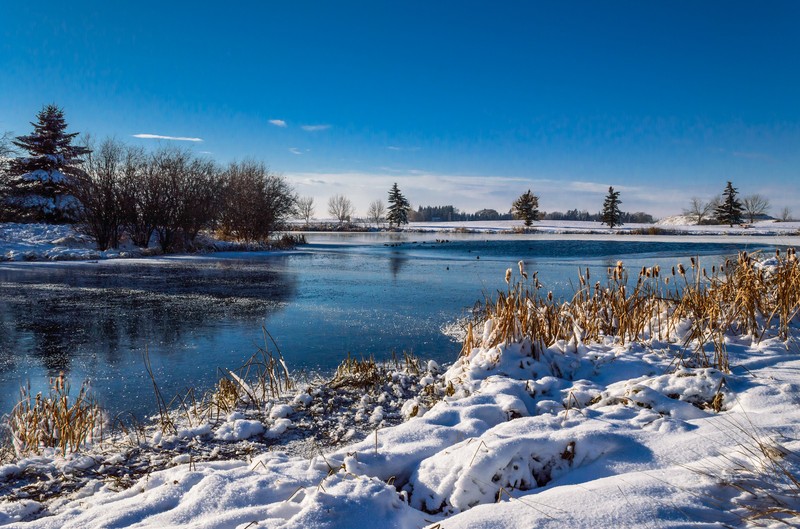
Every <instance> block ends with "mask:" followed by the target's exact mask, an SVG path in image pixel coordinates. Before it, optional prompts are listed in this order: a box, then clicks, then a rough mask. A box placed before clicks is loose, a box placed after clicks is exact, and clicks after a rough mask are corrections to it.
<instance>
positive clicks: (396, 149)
mask: <svg viewBox="0 0 800 529" xmlns="http://www.w3.org/2000/svg"><path fill="white" fill-rule="evenodd" d="M386 148H387V149H389V150H390V151H396V152H400V151H407V152H415V151H418V150H419V147H398V146H397V145H389V146H387V147H386Z"/></svg>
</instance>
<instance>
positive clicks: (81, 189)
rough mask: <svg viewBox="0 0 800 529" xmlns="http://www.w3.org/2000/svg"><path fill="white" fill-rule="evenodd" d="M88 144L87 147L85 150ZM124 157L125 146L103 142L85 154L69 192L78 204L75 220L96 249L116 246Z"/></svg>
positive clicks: (115, 141)
mask: <svg viewBox="0 0 800 529" xmlns="http://www.w3.org/2000/svg"><path fill="white" fill-rule="evenodd" d="M88 146H89V145H88V143H87V147H88ZM124 158H125V146H124V145H123V144H122V143H120V142H119V141H117V140H113V139H108V140H105V141H104V142H103V143H102V144H100V147H99V148H97V149H94V148H93V147H92V150H91V152H90V153H88V154H87V157H86V159H85V162H84V165H83V171H80V172H78V173H76V174H75V175H74V176H73V177H72V179H71V180H70V184H69V192H70V193H71V194H72V196H74V197H75V199H77V201H78V206H77V215H78V221H79V223H80V225H81V227H82V228H83V230H85V231H86V232H87V233H89V234H90V235H92V236H93V237H94V239H95V241H96V242H97V248H98V249H100V250H107V249H109V248H117V247H118V246H119V231H120V227H121V225H122V213H123V211H122V207H121V201H120V198H121V195H120V187H121V186H120V183H121V179H122V174H123V172H122V167H123V163H124Z"/></svg>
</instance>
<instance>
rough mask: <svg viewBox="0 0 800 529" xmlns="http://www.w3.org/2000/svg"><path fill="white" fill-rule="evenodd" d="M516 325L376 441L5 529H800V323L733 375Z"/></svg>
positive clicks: (661, 345)
mask: <svg viewBox="0 0 800 529" xmlns="http://www.w3.org/2000/svg"><path fill="white" fill-rule="evenodd" d="M498 325H499V322H497V321H492V320H489V321H487V322H486V324H485V326H484V327H483V329H482V331H483V333H482V335H481V336H476V337H475V342H476V343H475V344H474V345H475V346H474V347H467V348H466V350H465V354H464V355H463V356H461V357H460V358H459V359H458V360H457V361H456V362H455V363H454V364H453V365H452V366H451V367H450V368H449V369H448V370H447V371H446V372H445V373H444V374H443V375H442V376H435V373H425V374H423V378H425V377H429V378H428V379H426V380H425V381H424V382H420V383H419V384H418V385H419V386H420V389H421V391H420V392H419V393H418V395H417V396H413V395H412V396H410V398H409V399H407V400H406V401H405V403H404V404H403V405H402V406H401V410H402V412H403V413H404V415H405V416H406V417H408V420H406V421H405V422H402V423H400V424H398V425H395V426H391V427H385V428H378V429H376V430H374V431H373V432H370V433H368V434H367V435H366V437H365V438H364V439H362V440H361V441H359V442H354V443H351V444H345V445H344V446H341V447H339V448H332V449H328V450H324V451H320V452H319V453H316V454H314V453H312V454H310V455H308V456H306V457H302V456H298V455H292V454H290V453H287V452H286V451H268V452H252V453H249V454H247V453H242V454H240V457H238V458H237V459H233V460H222V461H194V460H193V456H192V447H191V446H188V445H187V450H186V451H185V453H179V454H177V455H175V457H174V458H173V459H172V461H171V462H170V465H172V466H170V467H169V468H166V469H164V470H158V471H155V472H152V473H150V474H148V475H146V476H143V477H141V478H139V479H138V480H136V481H135V482H133V483H131V484H130V486H126V487H125V488H122V489H121V490H120V487H119V486H118V485H116V484H114V483H110V482H108V481H103V480H96V481H94V482H92V483H90V484H88V485H87V486H86V487H83V488H82V489H81V490H80V491H78V492H76V493H74V494H67V495H65V496H63V497H60V498H58V499H57V500H54V501H51V502H48V503H46V504H43V503H40V502H37V501H35V500H34V499H28V500H24V501H15V502H7V501H6V502H3V503H2V504H0V513H2V514H0V516H2V518H0V523H3V524H5V525H7V526H9V527H41V528H49V527H53V528H56V527H65V528H72V527H74V528H77V527H219V528H223V527H225V528H234V527H235V528H245V527H331V528H339V527H342V528H344V527H354V526H360V525H365V524H370V525H372V526H375V527H408V528H411V527H424V526H430V527H436V526H437V524H438V525H439V527H442V526H444V527H447V528H448V529H449V528H453V527H475V526H480V527H498V528H499V527H520V528H522V527H532V526H536V527H586V526H590V525H591V526H608V527H611V526H614V527H633V526H641V525H646V526H654V527H685V526H688V525H691V526H696V527H720V526H743V525H754V524H755V525H763V526H772V525H774V526H785V525H786V524H788V525H796V524H797V523H799V522H800V519H799V518H798V517H797V512H798V509H800V499H799V498H800V494H799V493H800V488H798V483H797V481H793V479H796V477H797V476H798V472H800V460H798V457H797V455H796V454H798V451H800V441H798V439H800V435H798V434H800V420H798V419H800V412H799V411H798V406H797V404H798V397H797V395H798V390H800V374H798V373H800V359H798V354H797V353H798V352H800V351H798V344H797V341H796V320H795V321H794V323H793V324H792V335H791V336H790V338H789V340H788V341H787V340H783V339H781V338H780V337H779V336H778V335H777V334H778V332H777V329H774V330H768V331H766V332H765V333H764V335H763V336H755V335H753V334H742V333H735V334H734V333H728V334H727V335H725V337H724V343H725V348H726V350H727V353H728V354H729V356H730V365H731V372H730V373H724V372H722V371H720V370H718V369H714V368H710V367H699V366H697V365H692V363H691V362H684V363H683V364H682V365H679V364H676V358H679V357H681V356H685V353H686V347H685V346H684V343H685V342H684V338H685V334H686V332H687V331H688V327H686V326H678V327H676V328H675V329H674V332H675V333H676V335H675V336H671V337H668V338H669V339H660V338H658V336H657V335H656V334H653V335H652V336H649V337H647V338H646V339H643V340H637V341H633V342H628V343H626V344H625V345H621V344H620V343H619V342H618V341H615V340H614V339H612V338H611V337H608V338H607V339H604V340H601V341H600V342H599V343H584V342H583V341H582V340H581V338H580V336H581V334H580V332H579V330H576V332H575V334H574V339H569V340H559V341H556V343H554V344H553V345H551V346H549V347H541V346H540V345H538V344H536V343H533V342H531V340H530V339H528V338H524V337H523V338H520V339H510V340H505V341H500V342H499V343H494V342H495V340H493V339H492V336H493V335H494V332H495V330H496V329H498V328H499V327H498ZM476 334H477V333H476ZM686 346H688V347H690V348H691V344H689V343H686ZM431 367H433V366H431ZM431 371H435V369H432V370H431ZM429 386H433V388H432V389H423V388H428V387H429ZM434 392H435V393H436V394H438V395H439V396H440V397H441V398H440V400H439V401H438V402H436V403H435V404H433V405H432V406H430V408H429V409H428V405H427V404H426V402H424V401H423V400H422V399H421V397H422V396H423V395H424V394H430V393H434ZM306 395H308V396H306ZM309 397H310V398H311V400H309ZM376 404H377V403H376V402H365V403H363V409H364V410H365V417H362V421H364V422H365V423H366V424H367V425H372V426H379V425H380V421H381V420H382V417H378V416H375V418H374V420H373V415H374V411H375V410H377V409H378V408H377V406H376ZM309 405H311V406H313V405H314V404H313V395H311V394H310V393H307V392H305V393H304V392H300V393H298V394H297V395H296V396H295V397H294V398H293V399H292V400H291V402H290V403H289V404H285V405H280V406H275V405H274V404H273V403H270V404H269V406H270V408H269V410H266V409H265V410H262V411H263V412H264V415H265V416H266V418H265V419H262V420H260V421H255V420H253V419H248V417H247V416H246V415H243V414H239V413H233V414H231V415H229V416H228V417H226V418H225V420H224V421H222V422H221V423H219V424H216V425H213V426H209V425H200V426H198V427H197V429H196V430H194V431H191V432H189V431H187V432H184V435H185V436H187V437H188V438H191V439H192V440H193V442H196V443H203V442H205V441H210V440H211V439H215V438H216V439H219V438H220V437H225V438H228V439H229V440H237V441H247V440H254V439H260V438H264V437H270V436H273V435H274V436H277V437H279V436H282V435H287V434H289V433H290V432H291V431H292V425H291V424H287V423H286V422H281V421H286V420H289V421H291V417H292V416H293V414H296V413H298V412H300V411H302V410H303V409H304V408H305V407H308V406H309ZM359 405H362V404H361V403H360V404H359ZM367 410H372V413H368V414H367V413H366V411H367ZM273 411H274V412H273ZM284 427H285V428H284ZM369 429H370V428H369V427H368V428H367V430H368V431H369ZM144 442H145V443H163V442H164V439H163V438H162V439H148V440H146V441H144ZM243 446H246V445H243ZM87 457H89V456H80V455H75V456H68V457H67V458H58V457H50V458H46V457H45V458H42V457H40V458H31V459H29V460H23V461H20V462H17V463H16V464H15V465H7V466H4V467H2V468H0V476H3V479H4V480H7V479H9V478H10V477H12V476H13V475H16V474H18V473H21V472H25V471H26V469H27V468H33V467H36V466H37V465H40V466H45V467H46V466H47V465H51V466H50V467H47V468H54V469H57V471H59V472H64V473H69V472H72V473H80V472H81V471H82V470H84V469H86V468H87V466H90V465H92V464H94V463H93V462H92V461H89V460H87V459H86V458H87ZM110 457H113V456H110Z"/></svg>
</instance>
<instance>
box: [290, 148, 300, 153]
mask: <svg viewBox="0 0 800 529" xmlns="http://www.w3.org/2000/svg"><path fill="white" fill-rule="evenodd" d="M289 152H290V153H292V154H303V151H301V150H300V149H298V148H297V147H289Z"/></svg>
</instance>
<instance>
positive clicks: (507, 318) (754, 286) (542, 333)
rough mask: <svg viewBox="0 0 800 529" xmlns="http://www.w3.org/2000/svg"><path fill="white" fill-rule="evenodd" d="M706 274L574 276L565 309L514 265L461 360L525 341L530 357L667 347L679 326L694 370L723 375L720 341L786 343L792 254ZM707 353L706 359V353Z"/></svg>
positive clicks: (792, 297)
mask: <svg viewBox="0 0 800 529" xmlns="http://www.w3.org/2000/svg"><path fill="white" fill-rule="evenodd" d="M710 272H711V273H710V274H709V273H708V270H707V269H706V268H702V267H701V266H700V264H699V261H698V260H697V259H695V258H692V259H691V269H690V270H689V271H687V270H686V269H685V267H684V266H683V265H682V264H678V265H677V267H673V268H672V270H671V274H670V273H664V271H662V270H661V269H660V267H659V266H653V267H643V268H642V269H641V270H638V271H637V277H636V281H635V282H632V281H631V280H630V277H629V275H630V272H629V270H628V269H626V268H625V266H624V265H623V263H622V261H619V262H617V264H616V266H613V267H609V269H608V277H607V279H606V281H605V284H601V282H600V281H596V282H595V283H594V284H592V283H591V276H590V272H589V269H588V268H587V269H586V270H585V271H584V270H580V271H579V273H578V279H579V288H578V290H577V292H576V293H575V295H574V296H573V298H572V299H571V300H568V301H563V302H560V301H557V300H556V299H554V297H553V295H552V293H551V292H548V293H547V294H546V295H545V294H543V293H542V284H541V283H540V282H539V280H538V278H537V274H536V273H534V274H533V275H532V276H531V277H528V274H527V272H525V269H524V264H523V263H522V262H520V263H519V275H520V277H519V279H518V280H517V281H516V282H514V281H512V277H513V275H514V274H513V271H512V269H510V268H509V269H508V270H507V271H506V283H507V284H508V288H507V289H506V290H505V291H500V292H498V294H497V297H496V299H494V300H487V301H486V303H485V313H484V314H482V315H481V316H480V317H479V318H478V322H476V323H479V324H484V323H485V322H487V321H490V322H491V323H490V325H491V329H490V331H489V332H488V333H487V334H486V335H485V336H484V337H483V339H482V340H478V339H476V337H475V335H474V332H473V328H472V325H470V326H469V328H468V332H467V337H466V339H465V341H464V347H463V349H462V354H468V353H469V352H470V351H471V350H472V349H473V347H476V346H478V345H480V346H482V347H484V348H491V347H494V346H497V345H499V344H501V343H510V342H520V341H522V340H523V339H525V338H527V339H529V340H530V341H531V343H532V344H534V355H537V354H538V352H539V351H541V350H542V349H543V348H546V347H549V346H551V345H553V344H555V343H556V342H558V341H559V340H564V341H567V342H569V341H574V342H577V343H591V342H601V341H602V340H604V339H605V338H606V337H613V338H614V339H615V340H616V341H617V342H618V343H621V344H625V343H629V342H632V341H639V340H647V339H650V338H658V339H659V340H673V339H676V337H677V329H678V327H679V324H681V323H686V322H688V324H689V330H688V332H686V333H685V334H684V335H683V336H681V337H680V338H681V339H682V340H683V346H684V349H685V350H686V351H690V352H691V353H692V355H691V356H692V357H693V358H694V359H695V361H696V363H697V365H699V366H702V367H715V368H717V369H719V370H721V371H724V372H728V370H729V365H728V354H727V351H726V347H725V335H726V333H729V332H733V333H740V334H749V335H752V336H753V337H754V338H755V339H756V340H757V341H758V340H761V339H762V338H763V336H764V333H765V332H766V330H767V329H771V328H774V329H777V332H778V335H779V336H780V337H781V338H782V339H784V340H786V339H788V338H789V326H790V323H791V322H792V321H793V320H794V319H795V318H796V317H797V315H798V312H800V265H798V261H797V256H796V253H795V250H794V249H792V248H790V249H788V250H787V251H786V252H785V253H784V254H782V253H781V252H780V250H778V251H776V254H775V258H774V259H773V260H771V261H770V263H769V265H765V264H764V263H763V262H762V261H761V260H759V259H756V258H754V256H752V255H749V254H748V253H747V252H740V253H739V255H738V258H737V259H736V260H735V261H734V260H730V259H729V260H727V261H726V263H725V264H724V265H722V266H720V267H716V266H712V267H711V271H710ZM707 346H710V347H711V348H713V352H712V353H711V354H709V352H708V351H707V349H708V347H707Z"/></svg>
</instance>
